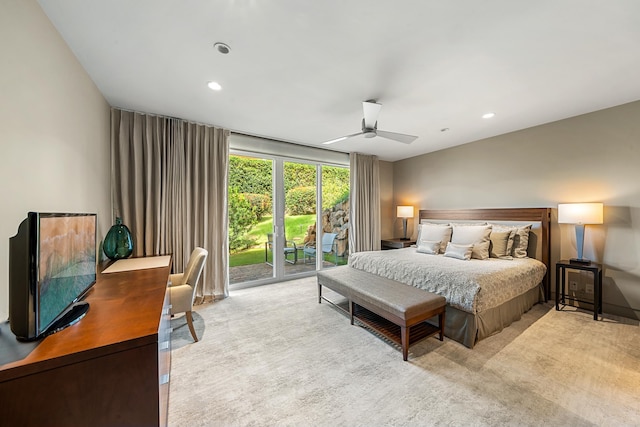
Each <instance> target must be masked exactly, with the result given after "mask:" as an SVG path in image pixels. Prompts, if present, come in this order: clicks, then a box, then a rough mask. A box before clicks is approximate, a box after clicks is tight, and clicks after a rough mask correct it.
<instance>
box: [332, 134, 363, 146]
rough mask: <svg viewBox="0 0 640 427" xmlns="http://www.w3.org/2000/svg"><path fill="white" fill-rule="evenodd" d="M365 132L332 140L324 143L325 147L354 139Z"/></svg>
mask: <svg viewBox="0 0 640 427" xmlns="http://www.w3.org/2000/svg"><path fill="white" fill-rule="evenodd" d="M363 133H364V132H358V133H352V134H351V135H345V136H341V137H340V138H336V139H332V140H331V141H327V142H323V143H322V144H324V145H329V144H335V143H336V142H340V141H344V140H345V139H348V138H352V137H354V136H358V135H362V134H363Z"/></svg>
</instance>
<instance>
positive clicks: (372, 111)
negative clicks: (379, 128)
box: [362, 101, 382, 129]
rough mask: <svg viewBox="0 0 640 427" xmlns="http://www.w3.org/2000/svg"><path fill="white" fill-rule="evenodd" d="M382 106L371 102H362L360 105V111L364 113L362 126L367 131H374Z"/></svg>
mask: <svg viewBox="0 0 640 427" xmlns="http://www.w3.org/2000/svg"><path fill="white" fill-rule="evenodd" d="M381 108H382V104H378V103H377V102H373V101H364V102H363V103H362V111H363V112H364V126H365V127H366V128H368V129H375V127H376V122H377V121H378V114H380V109H381Z"/></svg>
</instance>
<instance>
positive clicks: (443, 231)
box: [416, 224, 453, 252]
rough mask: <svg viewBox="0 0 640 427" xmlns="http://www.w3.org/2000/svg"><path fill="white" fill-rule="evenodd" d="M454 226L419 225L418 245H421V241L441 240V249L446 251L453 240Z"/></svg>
mask: <svg viewBox="0 0 640 427" xmlns="http://www.w3.org/2000/svg"><path fill="white" fill-rule="evenodd" d="M452 230H453V229H452V228H451V226H450V225H447V224H420V227H418V241H417V242H416V245H418V246H420V242H438V241H439V242H440V250H439V251H438V252H444V250H445V249H446V247H447V243H448V242H449V241H450V240H451V232H452Z"/></svg>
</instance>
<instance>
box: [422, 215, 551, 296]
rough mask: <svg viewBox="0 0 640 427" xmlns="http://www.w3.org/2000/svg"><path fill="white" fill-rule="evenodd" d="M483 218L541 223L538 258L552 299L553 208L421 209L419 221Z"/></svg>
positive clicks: (546, 288) (546, 287)
mask: <svg viewBox="0 0 640 427" xmlns="http://www.w3.org/2000/svg"><path fill="white" fill-rule="evenodd" d="M428 219H432V220H451V221H460V220H471V221H474V220H481V221H487V222H491V221H494V222H501V221H523V222H527V221H531V222H534V223H538V224H540V231H539V234H540V236H539V237H540V240H541V242H540V244H541V253H540V256H536V258H537V259H539V260H540V261H542V262H543V263H544V265H546V266H547V274H545V276H544V279H543V287H544V297H545V299H546V300H549V299H551V286H550V280H549V278H550V277H551V265H550V260H549V255H550V252H551V227H550V226H549V223H550V220H551V208H505V209H446V210H429V209H427V210H420V214H419V219H418V223H422V221H423V220H428Z"/></svg>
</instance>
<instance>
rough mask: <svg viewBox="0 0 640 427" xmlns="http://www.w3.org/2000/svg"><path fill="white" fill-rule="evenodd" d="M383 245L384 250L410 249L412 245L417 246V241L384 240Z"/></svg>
mask: <svg viewBox="0 0 640 427" xmlns="http://www.w3.org/2000/svg"><path fill="white" fill-rule="evenodd" d="M381 244H382V250H383V251H384V250H387V249H402V248H408V247H409V246H411V245H415V244H416V241H415V240H402V239H399V238H398V239H395V238H394V239H382V240H381Z"/></svg>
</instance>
